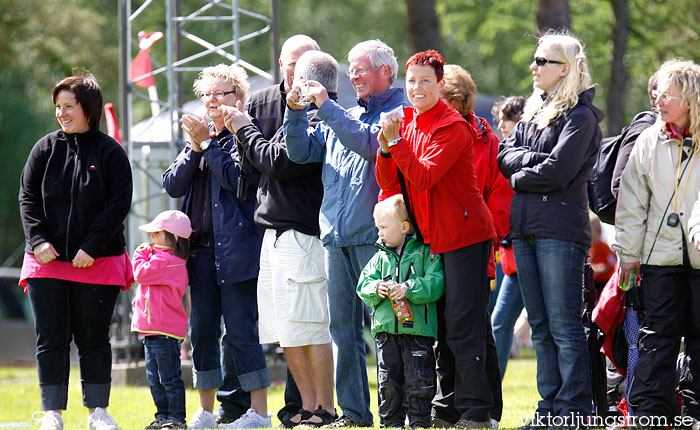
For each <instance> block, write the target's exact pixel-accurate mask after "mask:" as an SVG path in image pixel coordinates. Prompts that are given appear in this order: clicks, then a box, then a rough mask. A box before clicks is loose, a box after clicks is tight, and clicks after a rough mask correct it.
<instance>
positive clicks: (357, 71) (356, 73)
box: [345, 67, 377, 78]
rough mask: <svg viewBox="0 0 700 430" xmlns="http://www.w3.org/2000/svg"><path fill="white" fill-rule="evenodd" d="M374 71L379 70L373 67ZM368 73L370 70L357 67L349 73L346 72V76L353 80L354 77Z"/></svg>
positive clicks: (349, 70) (348, 71)
mask: <svg viewBox="0 0 700 430" xmlns="http://www.w3.org/2000/svg"><path fill="white" fill-rule="evenodd" d="M372 70H377V69H376V67H372ZM367 72H368V70H367V69H365V68H364V67H356V68H354V69H348V70H347V71H345V74H346V75H348V77H349V78H352V77H354V76H360V75H364V74H365V73H367Z"/></svg>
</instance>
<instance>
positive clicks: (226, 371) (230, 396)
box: [216, 334, 250, 420]
mask: <svg viewBox="0 0 700 430" xmlns="http://www.w3.org/2000/svg"><path fill="white" fill-rule="evenodd" d="M233 351H234V350H233V348H232V347H231V346H230V341H229V339H228V337H227V336H226V334H224V337H223V338H222V339H221V369H222V370H223V378H224V379H223V381H222V383H221V387H219V390H218V391H217V392H216V400H218V401H219V402H221V404H220V405H219V415H220V416H225V417H226V418H230V419H233V420H235V419H238V418H239V417H240V416H241V415H243V414H245V413H246V411H247V410H248V409H249V408H250V393H249V392H248V391H245V390H244V389H243V388H241V383H240V382H239V381H238V375H236V365H235V364H234V361H233Z"/></svg>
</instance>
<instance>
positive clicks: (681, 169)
mask: <svg viewBox="0 0 700 430" xmlns="http://www.w3.org/2000/svg"><path fill="white" fill-rule="evenodd" d="M656 74H657V77H658V84H657V91H655V92H654V93H653V98H654V101H655V104H656V107H657V111H658V113H659V117H660V118H659V120H658V121H657V122H656V123H655V124H654V125H652V126H651V127H649V128H647V129H646V130H644V131H643V132H642V134H641V135H640V136H639V138H638V139H637V141H636V142H635V144H634V147H633V149H632V152H631V153H630V157H629V161H628V163H627V166H626V168H625V171H624V173H623V174H622V179H621V181H620V190H619V194H618V203H617V210H616V213H615V227H616V230H617V234H616V238H615V242H616V243H615V244H614V245H613V249H614V250H615V251H616V252H617V254H618V256H619V257H620V284H623V283H627V282H632V283H634V282H635V279H630V271H631V270H633V269H635V270H637V272H638V273H639V271H640V269H641V281H640V290H641V291H643V293H644V294H643V295H642V303H643V305H644V307H645V313H646V314H645V316H646V318H645V320H644V323H643V325H642V329H641V331H640V339H639V361H638V363H637V367H636V369H635V372H634V378H633V379H632V383H631V386H630V389H629V393H628V398H627V399H628V403H629V405H630V406H631V407H632V408H633V410H634V412H635V415H636V418H637V420H638V421H637V424H638V425H644V424H645V423H644V421H645V418H647V417H652V416H653V417H665V419H666V420H667V421H666V424H664V423H661V426H666V425H668V426H671V427H681V426H687V427H690V426H691V424H692V427H693V428H697V426H698V424H697V423H698V419H700V406H698V405H699V404H700V403H698V400H700V398H699V397H700V379H699V376H700V375H698V373H699V371H698V368H697V364H695V363H697V361H696V360H697V358H700V355H699V353H700V270H699V269H700V254H699V253H698V251H700V235H699V234H698V232H700V200H698V193H699V192H700V161H699V160H697V159H698V158H700V153H698V152H700V151H698V148H699V147H700V66H698V65H697V64H694V63H692V62H690V61H678V60H672V61H668V62H666V63H664V65H663V66H661V69H659V71H658V72H657V73H656ZM681 336H685V344H686V354H687V356H689V357H690V363H691V364H690V373H691V375H692V377H691V378H689V379H688V380H687V381H686V382H685V383H684V384H682V386H681V387H679V388H681V390H680V392H681V394H682V395H683V410H684V415H686V416H687V417H688V418H690V417H692V418H693V420H692V421H693V422H687V421H686V422H684V423H682V422H679V421H675V422H674V421H672V420H673V419H674V418H676V419H679V418H680V417H679V415H680V410H679V408H678V402H677V399H676V396H675V389H674V381H675V380H676V358H677V357H678V351H679V347H680V345H681ZM655 419H656V418H655ZM644 426H646V425H644Z"/></svg>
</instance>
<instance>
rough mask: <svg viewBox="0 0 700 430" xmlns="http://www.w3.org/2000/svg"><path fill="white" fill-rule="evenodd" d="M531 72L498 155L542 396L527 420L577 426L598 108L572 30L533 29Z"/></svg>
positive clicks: (585, 396) (583, 387)
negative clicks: (589, 187)
mask: <svg viewBox="0 0 700 430" xmlns="http://www.w3.org/2000/svg"><path fill="white" fill-rule="evenodd" d="M530 70H532V78H533V82H534V92H533V94H532V95H531V96H530V98H529V99H528V100H527V103H526V105H525V111H524V113H523V117H522V119H521V121H520V122H519V123H518V124H517V125H516V126H515V129H514V130H513V131H512V132H511V134H510V135H509V136H508V139H506V140H505V141H504V142H502V143H501V145H500V149H499V154H498V162H499V167H500V169H501V171H502V172H503V174H504V175H505V176H506V177H507V178H509V180H510V185H511V187H512V188H513V189H514V190H515V195H514V196H513V200H512V204H511V223H510V227H511V236H512V238H513V242H512V243H513V250H514V253H515V262H516V267H517V272H518V280H519V282H520V289H521V291H522V295H523V302H524V303H525V307H526V309H527V313H528V318H529V321H530V325H531V326H532V343H533V346H534V347H535V353H536V354H537V389H538V391H539V394H540V396H541V398H542V399H541V400H540V401H539V403H538V407H537V410H536V412H535V419H534V420H533V421H532V422H531V423H530V426H531V427H533V428H538V427H540V426H543V427H551V426H555V425H556V426H561V425H565V426H582V425H585V423H586V421H585V419H586V417H587V416H588V415H590V413H591V404H592V394H591V381H590V376H589V359H588V346H587V342H586V336H585V334H584V329H583V323H582V319H581V308H582V298H581V290H582V285H583V279H584V263H585V261H586V256H587V253H588V248H589V247H590V245H591V231H590V225H589V218H588V195H587V191H586V182H587V180H588V177H589V176H590V173H591V170H592V168H593V164H594V163H595V158H596V155H597V153H598V147H599V145H600V140H601V131H600V128H599V127H598V122H599V121H600V120H601V119H602V118H603V114H602V112H601V111H600V110H598V109H597V108H596V107H595V106H593V96H594V94H595V90H594V89H593V87H592V85H591V77H590V76H589V74H588V65H587V63H586V55H585V53H584V51H583V47H582V45H581V43H580V42H579V41H578V39H576V38H575V37H573V36H570V35H567V34H545V35H544V36H542V37H540V39H539V41H538V45H537V50H536V51H535V59H534V61H533V62H532V64H530Z"/></svg>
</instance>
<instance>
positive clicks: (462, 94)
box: [442, 64, 476, 116]
mask: <svg viewBox="0 0 700 430" xmlns="http://www.w3.org/2000/svg"><path fill="white" fill-rule="evenodd" d="M444 70H445V74H444V75H443V76H442V79H443V80H444V81H445V88H444V89H443V91H442V93H443V95H444V96H445V98H446V99H447V100H448V101H450V102H452V103H453V104H454V106H455V109H456V110H457V112H459V113H460V114H462V116H467V115H469V112H471V111H473V110H474V106H476V84H475V83H474V80H473V79H472V75H470V74H469V72H467V71H466V70H464V69H463V68H461V67H459V66H457V65H455V64H447V65H446V66H445V67H444Z"/></svg>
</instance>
